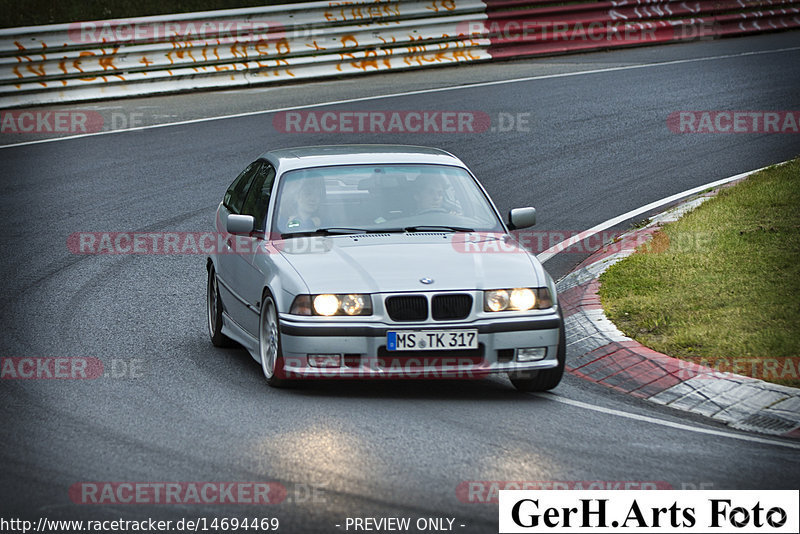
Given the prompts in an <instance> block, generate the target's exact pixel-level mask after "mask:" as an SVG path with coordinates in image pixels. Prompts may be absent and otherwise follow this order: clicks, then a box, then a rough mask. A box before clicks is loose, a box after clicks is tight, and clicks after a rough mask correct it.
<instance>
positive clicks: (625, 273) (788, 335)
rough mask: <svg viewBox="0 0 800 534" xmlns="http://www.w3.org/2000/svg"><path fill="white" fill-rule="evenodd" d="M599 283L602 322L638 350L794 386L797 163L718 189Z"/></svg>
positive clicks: (798, 325) (799, 383)
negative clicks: (634, 342) (607, 322)
mask: <svg viewBox="0 0 800 534" xmlns="http://www.w3.org/2000/svg"><path fill="white" fill-rule="evenodd" d="M600 282H601V286H600V299H601V302H602V303H603V308H604V309H605V312H606V315H607V316H608V317H609V319H611V320H612V321H613V322H614V323H615V324H616V325H617V327H618V328H619V329H620V330H622V331H623V332H624V333H625V335H627V336H629V337H632V338H633V339H635V340H637V341H638V342H640V343H642V344H643V345H645V346H648V347H650V348H652V349H654V350H657V351H659V352H663V353H665V354H669V355H670V356H673V357H675V358H681V359H684V360H689V361H693V362H696V363H702V364H704V365H708V366H710V367H714V368H715V369H719V370H721V371H725V372H734V373H737V374H743V375H748V376H754V377H755V378H761V379H763V380H768V381H771V382H776V383H781V384H786V385H791V386H795V387H800V376H799V375H800V369H798V367H800V159H795V160H793V161H791V162H789V163H787V164H785V165H782V166H773V167H770V168H768V169H765V170H764V171H762V172H759V173H757V174H755V175H752V176H750V177H749V178H748V179H747V180H745V181H744V182H742V183H740V184H738V185H735V186H733V187H730V188H726V189H723V190H721V191H720V193H719V194H718V195H717V196H716V197H714V198H712V199H710V200H708V201H706V202H705V203H704V204H702V205H701V206H700V207H698V208H697V209H695V210H694V211H692V212H691V213H689V214H687V215H686V216H684V217H683V218H681V219H680V220H679V221H677V222H675V223H671V224H668V225H666V226H664V228H662V229H661V230H660V231H659V232H658V233H657V234H656V235H655V236H654V238H653V240H652V241H651V242H650V243H648V244H645V245H643V246H642V247H640V248H639V249H638V250H637V252H636V253H635V254H633V255H632V256H630V257H628V258H626V259H624V260H622V261H620V262H618V263H617V264H615V265H613V266H612V267H611V268H610V269H608V270H607V271H606V272H605V273H603V275H602V276H601V277H600Z"/></svg>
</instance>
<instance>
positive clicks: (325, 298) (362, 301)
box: [289, 293, 372, 317]
mask: <svg viewBox="0 0 800 534" xmlns="http://www.w3.org/2000/svg"><path fill="white" fill-rule="evenodd" d="M289 313H291V314H292V315H322V316H325V317H330V316H332V315H372V298H371V297H370V296H369V295H361V294H342V295H334V294H331V293H324V294H321V295H298V296H297V297H295V299H294V302H292V307H291V309H290V310H289Z"/></svg>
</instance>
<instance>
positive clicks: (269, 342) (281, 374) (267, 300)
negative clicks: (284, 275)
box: [258, 291, 291, 388]
mask: <svg viewBox="0 0 800 534" xmlns="http://www.w3.org/2000/svg"><path fill="white" fill-rule="evenodd" d="M279 321H280V319H278V308H277V306H276V305H275V299H273V298H272V295H271V294H270V293H269V292H268V291H266V292H265V293H264V298H263V299H262V302H261V314H260V316H259V320H258V355H259V359H260V360H261V370H262V371H263V372H264V377H265V378H266V379H267V384H269V385H270V386H272V387H274V388H280V387H287V386H290V385H291V382H290V381H289V380H286V378H285V375H286V373H285V371H284V369H283V355H282V354H281V336H280V323H279Z"/></svg>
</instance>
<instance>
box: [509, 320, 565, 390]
mask: <svg viewBox="0 0 800 534" xmlns="http://www.w3.org/2000/svg"><path fill="white" fill-rule="evenodd" d="M559 314H560V312H559ZM556 360H558V365H557V366H556V367H553V368H552V369H540V370H538V371H529V372H521V373H509V374H508V378H509V379H510V380H511V383H512V384H513V385H514V387H515V388H517V390H518V391H525V392H528V391H547V390H550V389H553V388H554V387H556V386H557V385H558V383H559V382H561V377H562V376H563V375H564V364H565V363H566V360H567V339H566V334H565V333H564V319H563V317H562V319H561V326H560V327H559V329H558V349H557V352H556Z"/></svg>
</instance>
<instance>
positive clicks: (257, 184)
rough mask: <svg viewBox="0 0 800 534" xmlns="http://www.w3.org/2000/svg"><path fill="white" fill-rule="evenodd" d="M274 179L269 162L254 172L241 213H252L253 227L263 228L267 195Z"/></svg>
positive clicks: (267, 205) (270, 190) (273, 172)
mask: <svg viewBox="0 0 800 534" xmlns="http://www.w3.org/2000/svg"><path fill="white" fill-rule="evenodd" d="M274 181H275V169H274V168H273V167H272V165H270V164H269V163H264V164H263V165H261V167H260V168H259V169H258V172H256V175H255V178H254V179H253V183H252V185H251V186H250V191H249V192H248V193H247V198H245V201H244V205H243V206H242V212H241V213H242V215H252V216H253V218H254V219H255V225H254V226H253V228H255V229H256V230H261V229H263V228H264V219H265V218H266V217H267V208H269V197H270V195H271V194H272V184H273V182H274Z"/></svg>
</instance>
